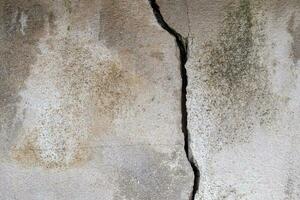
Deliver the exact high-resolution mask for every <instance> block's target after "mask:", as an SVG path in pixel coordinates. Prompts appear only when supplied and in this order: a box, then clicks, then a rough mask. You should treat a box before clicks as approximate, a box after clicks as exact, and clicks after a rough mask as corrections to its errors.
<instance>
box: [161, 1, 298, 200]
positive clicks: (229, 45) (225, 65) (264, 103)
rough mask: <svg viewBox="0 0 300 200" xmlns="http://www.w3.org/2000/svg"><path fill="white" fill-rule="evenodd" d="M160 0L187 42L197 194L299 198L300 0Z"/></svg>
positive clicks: (212, 199)
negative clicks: (180, 18)
mask: <svg viewBox="0 0 300 200" xmlns="http://www.w3.org/2000/svg"><path fill="white" fill-rule="evenodd" d="M157 2H159V3H160V5H161V12H162V14H163V15H164V16H165V19H166V20H167V22H168V23H169V25H170V26H172V27H175V29H176V28H177V30H178V33H180V34H182V35H183V36H184V37H188V40H189V56H188V63H187V64H186V68H187V71H188V81H189V84H188V88H187V108H188V120H189V121H188V129H189V134H190V139H191V146H190V148H191V150H192V154H193V156H194V159H195V161H196V164H197V166H198V168H199V170H200V179H199V182H200V185H199V188H198V193H197V195H196V198H195V199H197V200H221V199H228V200H229V199H230V200H233V199H234V200H240V199H241V200H246V199H251V200H298V199H300V98H299V96H300V80H299V75H300V71H299V68H300V57H299V55H300V54H299V53H300V51H299V47H300V1H299V0H290V1H281V0H268V1H262V0H214V1H210V0H200V1H199V0H185V1H184V0H182V1H180V3H178V5H180V6H181V10H182V13H181V14H183V15H184V14H186V13H187V16H186V17H185V19H188V23H189V24H188V25H186V24H181V23H186V21H185V22H184V21H180V20H177V19H176V17H175V16H178V13H177V12H175V11H174V12H173V10H174V9H173V3H172V1H168V0H159V1H157ZM177 9H178V8H177Z"/></svg>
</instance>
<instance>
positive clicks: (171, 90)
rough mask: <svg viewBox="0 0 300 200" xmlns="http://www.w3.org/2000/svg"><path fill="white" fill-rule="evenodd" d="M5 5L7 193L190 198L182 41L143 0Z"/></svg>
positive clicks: (62, 199) (0, 34) (1, 59)
mask: <svg viewBox="0 0 300 200" xmlns="http://www.w3.org/2000/svg"><path fill="white" fill-rule="evenodd" d="M0 16H1V18H0V147H1V149H0V199H3V200H4V199H7V200H11V199H22V200H40V199H49V200H53V199H56V200H66V199H73V200H76V199H77V200H84V199H86V200H92V199H95V200H96V199H99V200H100V199H101V200H104V199H105V200H109V199H112V200H113V199H157V200H158V199H188V197H189V195H190V191H191V188H192V184H193V174H192V171H191V168H190V165H189V163H188V161H187V159H186V155H185V152H184V148H183V145H184V139H183V134H182V132H181V123H180V119H181V112H180V96H181V95H180V89H181V81H180V73H179V59H178V55H177V54H178V53H177V47H176V44H175V43H174V40H173V38H172V37H171V36H170V35H169V34H168V33H166V32H165V31H164V30H163V29H162V28H161V27H160V26H159V24H157V22H156V19H155V17H154V15H153V13H152V9H151V7H150V5H149V3H148V2H147V1H125V0H124V1H123V0H120V1H111V0H86V1H77V0H75V1H73V0H72V1H71V0H61V1H60V0H57V1H56V0H55V1H47V0H25V1H21V0H20V1H19V0H2V1H0Z"/></svg>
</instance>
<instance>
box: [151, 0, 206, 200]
mask: <svg viewBox="0 0 300 200" xmlns="http://www.w3.org/2000/svg"><path fill="white" fill-rule="evenodd" d="M148 1H149V3H150V5H151V7H152V9H153V13H154V15H155V17H156V20H157V22H158V23H159V24H160V26H161V27H162V28H163V29H165V30H166V31H168V33H170V34H171V35H172V36H173V37H174V38H175V39H176V43H177V46H178V48H179V51H180V62H181V63H180V73H181V80H182V86H181V114H182V117H181V129H182V132H183V134H184V150H185V153H186V156H187V159H188V161H189V162H190V165H191V167H192V169H193V171H194V185H193V191H192V192H191V195H190V200H194V199H195V195H196V193H197V191H198V188H199V179H200V172H199V169H198V166H197V164H196V162H195V160H194V157H193V155H192V153H191V152H190V134H189V131H188V121H187V119H188V112H187V107H186V101H187V97H186V94H187V91H186V89H187V85H188V76H187V71H186V68H185V64H186V62H187V57H188V39H187V38H184V37H183V36H182V35H181V34H179V33H178V32H176V30H174V29H173V28H172V27H170V26H169V25H168V24H167V23H166V21H165V20H164V18H163V16H162V14H161V12H160V8H159V5H158V4H157V3H156V1H155V0H148Z"/></svg>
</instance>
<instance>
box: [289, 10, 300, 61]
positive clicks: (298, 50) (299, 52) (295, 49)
mask: <svg viewBox="0 0 300 200" xmlns="http://www.w3.org/2000/svg"><path fill="white" fill-rule="evenodd" d="M287 29H288V32H289V33H290V34H291V36H292V38H293V42H292V47H291V50H292V55H293V60H294V62H295V63H296V62H297V61H298V60H299V59H300V23H299V20H296V18H295V14H293V15H292V16H291V18H290V20H289V22H288V27H287Z"/></svg>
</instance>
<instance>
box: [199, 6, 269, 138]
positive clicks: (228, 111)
mask: <svg viewBox="0 0 300 200" xmlns="http://www.w3.org/2000/svg"><path fill="white" fill-rule="evenodd" d="M250 2H251V3H250ZM256 2H257V1H256ZM256 8H257V5H256V6H254V5H252V1H250V0H240V1H238V2H237V3H231V4H229V5H227V6H226V7H225V10H226V15H225V17H224V20H223V21H222V27H221V30H220V32H219V33H218V37H217V38H216V40H215V41H208V42H206V43H205V44H204V48H203V50H204V51H203V53H202V54H201V56H200V59H199V62H200V66H199V70H200V72H201V79H202V81H203V82H204V84H203V85H204V86H205V88H207V90H208V91H209V92H208V93H207V95H208V97H207V98H206V100H205V101H207V102H208V107H209V108H208V109H207V110H208V112H209V113H210V114H212V115H213V116H214V119H215V121H216V123H217V129H218V130H217V134H216V135H215V136H212V137H214V139H215V140H218V141H219V140H221V142H217V143H233V142H237V141H243V142H245V141H247V140H248V139H249V137H250V134H249V131H250V130H251V129H252V128H253V124H254V121H255V120H256V119H258V120H259V122H260V123H261V124H267V123H269V122H270V121H271V120H272V118H273V117H274V109H273V106H272V105H273V103H272V102H273V100H272V99H273V96H272V94H271V92H270V90H269V85H270V83H269V81H268V72H267V69H266V67H265V66H264V65H263V64H261V63H260V56H259V52H260V51H261V49H262V48H263V45H264V44H263V43H264V35H263V34H262V33H263V31H262V30H261V29H262V27H263V25H262V23H261V22H258V20H257V18H256V17H257V14H256V13H255V11H256ZM210 114H209V115H210Z"/></svg>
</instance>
